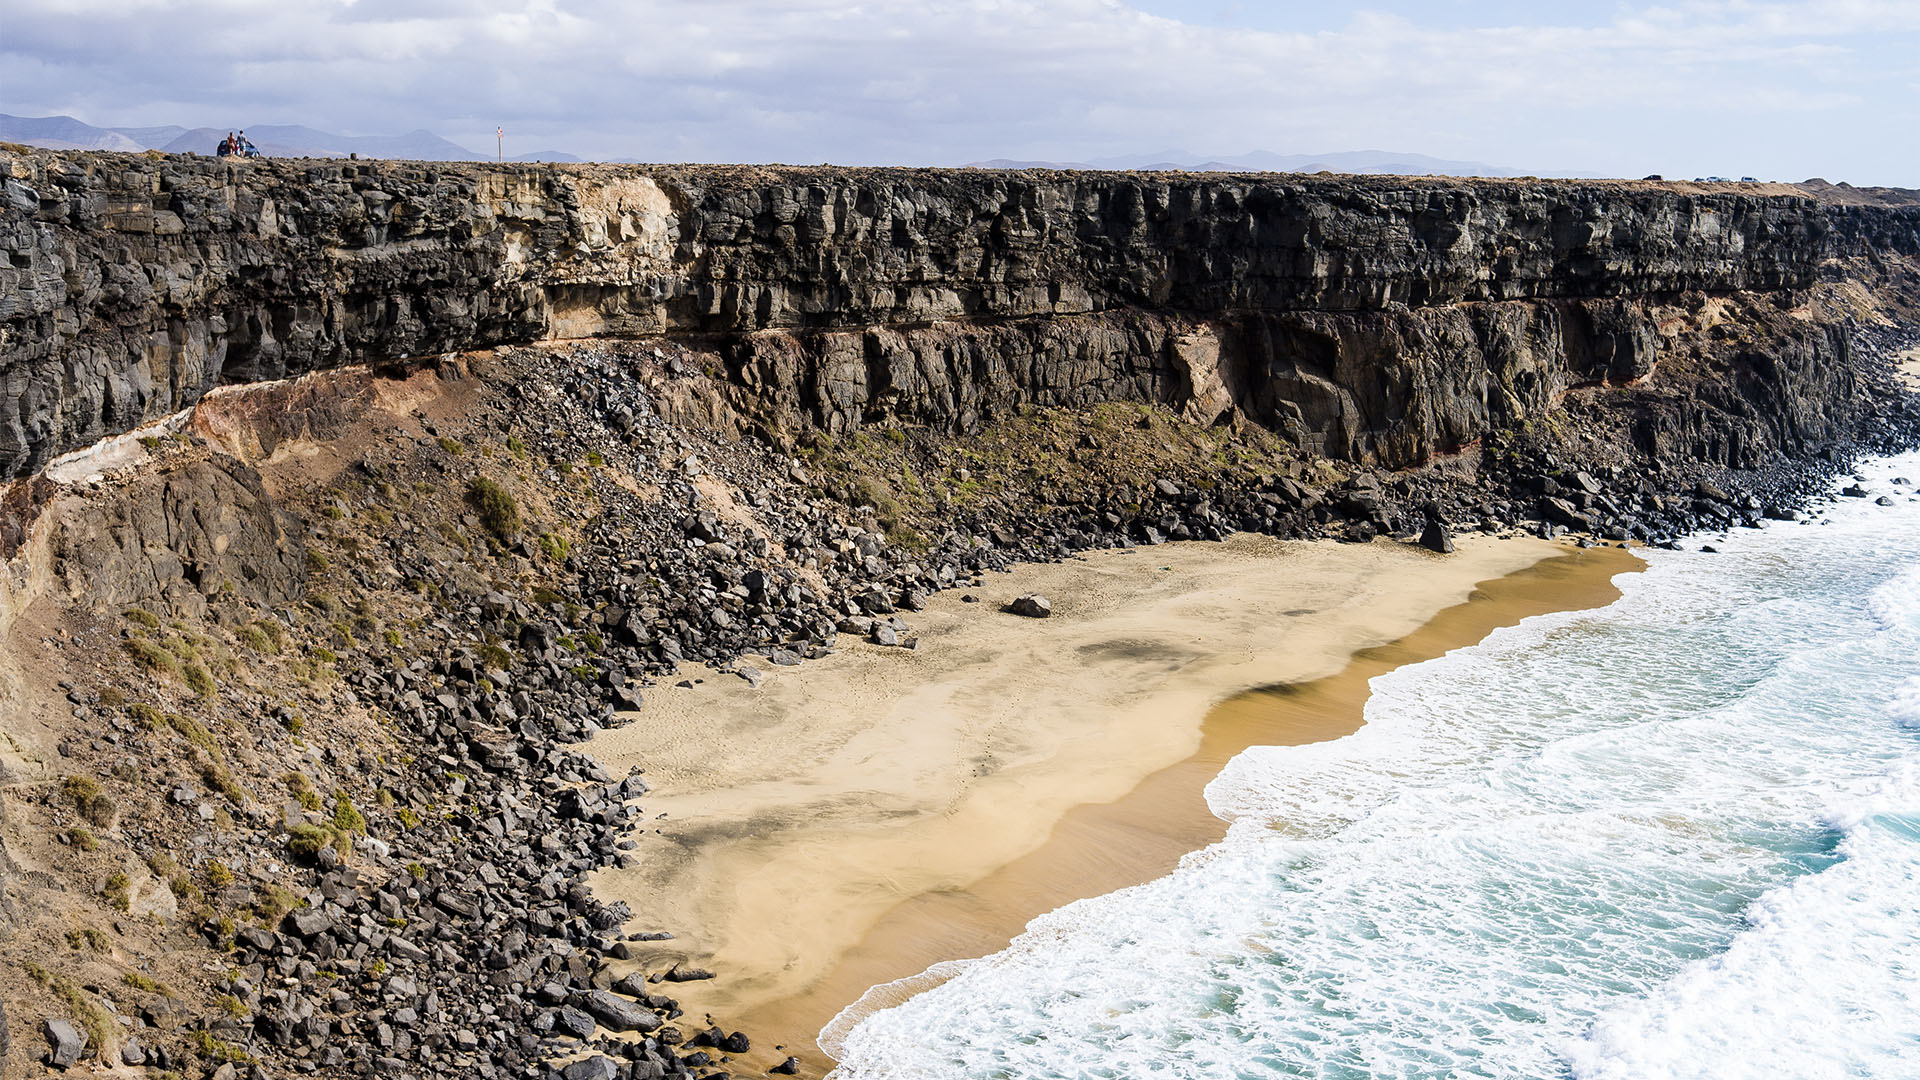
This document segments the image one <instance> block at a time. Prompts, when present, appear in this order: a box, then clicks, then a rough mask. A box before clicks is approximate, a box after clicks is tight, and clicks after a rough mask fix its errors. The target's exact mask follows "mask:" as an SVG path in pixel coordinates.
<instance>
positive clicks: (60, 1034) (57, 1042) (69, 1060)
mask: <svg viewBox="0 0 1920 1080" xmlns="http://www.w3.org/2000/svg"><path fill="white" fill-rule="evenodd" d="M45 1029H46V1033H47V1044H48V1050H47V1064H49V1065H52V1066H53V1067H54V1068H56V1069H66V1068H71V1067H72V1066H73V1065H74V1064H75V1063H76V1062H78V1061H79V1060H80V1055H81V1054H82V1053H83V1052H85V1050H86V1049H87V1036H86V1035H85V1034H84V1033H83V1032H82V1031H81V1030H80V1025H78V1024H76V1023H74V1022H73V1021H71V1020H68V1019H65V1018H54V1017H49V1018H48V1019H47V1021H46V1024H45Z"/></svg>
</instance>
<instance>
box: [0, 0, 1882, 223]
mask: <svg viewBox="0 0 1920 1080" xmlns="http://www.w3.org/2000/svg"><path fill="white" fill-rule="evenodd" d="M0 112H7V113H13V114H16V115H24V116H44V115H54V114H67V115H71V116H75V117H78V118H79V119H81V120H84V121H86V122H88V123H91V124H95V125H100V126H109V125H110V126H134V125H159V124H182V125H186V126H189V127H192V126H202V125H205V126H211V127H216V128H234V127H248V126H254V125H265V124H305V125H308V126H311V127H316V128H321V129H323V130H328V131H335V132H340V133H344V134H367V135H372V134H396V133H400V132H404V131H409V130H412V129H415V128H426V129H428V130H431V131H434V132H436V133H438V134H440V135H443V136H445V137H447V138H449V139H452V140H453V141H455V142H457V143H460V144H461V145H463V146H467V147H469V148H473V149H475V150H484V149H491V148H492V147H491V146H490V144H491V143H492V141H493V136H494V127H495V125H499V126H501V127H504V128H505V129H506V132H507V138H506V147H507V152H508V153H510V154H511V153H529V152H534V151H540V150H561V151H566V152H570V153H574V154H577V155H579V156H581V157H583V158H588V159H608V158H636V159H640V160H646V161H746V162H787V163H793V164H811V163H818V162H829V161H830V162H834V163H838V164H887V165H957V164H963V163H966V162H969V161H976V160H983V159H988V158H999V157H1006V158H1017V159H1037V160H1050V161H1085V160H1088V159H1092V158H1099V157H1110V156H1117V155H1131V154H1152V153H1155V152H1158V151H1162V150H1166V149H1170V148H1179V149H1183V150H1186V151H1190V152H1193V153H1196V154H1202V155H1229V154H1240V153H1246V152H1248V151H1252V150H1268V151H1274V152H1278V153H1326V152H1332V151H1341V150H1363V149H1381V150H1392V151H1398V152H1412V153H1422V154H1429V155H1433V156H1437V157H1443V158H1454V159H1464V160H1470V161H1479V162H1486V163H1489V164H1493V165H1499V166H1506V167H1512V168H1515V169H1519V170H1522V171H1531V172H1538V173H1542V174H1550V173H1575V174H1592V175H1609V176H1641V175H1645V174H1648V173H1661V174H1664V175H1667V176H1704V175H1721V176H1757V177H1761V178H1763V179H1779V180H1801V179H1806V178H1808V177H1812V176H1820V177H1823V178H1826V179H1829V180H1834V181H1839V180H1848V181H1851V182H1853V183H1856V184H1896V185H1901V186H1910V187H1914V186H1920V147H1917V146H1916V143H1915V140H1914V139H1913V136H1912V133H1913V132H1914V131H1916V130H1920V0H1799V2H1785V0H1781V2H1762V0H1666V2H1664V3H1659V4H1648V3H1641V2H1632V0H1623V2H1611V0H1593V2H1586V3H1579V2H1563V0H1535V2H1524V3H1523V2H1518V0H1484V2H1476V0H1422V2H1413V0H1377V2H1369V3H1361V4H1357V5H1350V4H1340V3H1337V2H1329V0H1321V2H1304V0H1275V2H1270V3H1259V2H1255V0H1238V2H1222V0H1125V2H1123V0H919V2H908V0H869V2H864V3H847V2H842V0H778V2H776V0H264V2H261V0H6V4H5V8H4V10H3V11H0Z"/></svg>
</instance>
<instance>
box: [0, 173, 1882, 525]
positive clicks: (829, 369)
mask: <svg viewBox="0 0 1920 1080" xmlns="http://www.w3.org/2000/svg"><path fill="white" fill-rule="evenodd" d="M14 169H15V173H16V176H15V177H14V178H13V179H12V180H10V181H9V188H8V190H9V192H11V193H15V194H16V195H17V196H18V197H16V198H13V199H11V200H8V201H4V202H0V247H4V248H5V250H6V254H7V258H4V259H0V296H5V297H8V298H9V299H10V301H11V302H10V303H9V304H7V305H6V306H4V307H0V342H4V343H5V344H4V346H3V347H0V476H13V475H22V474H26V473H29V472H32V471H34V470H36V469H38V468H40V467H41V466H43V465H45V464H46V463H47V462H48V461H49V460H51V459H52V458H53V457H54V456H56V455H58V454H60V453H62V452H64V451H66V450H70V449H74V448H77V447H80V446H83V445H86V444H88V443H90V442H93V441H95V440H97V439H99V438H101V437H102V436H105V435H111V434H116V433H120V432H125V431H128V430H131V429H133V428H134V427H136V426H138V425H140V424H141V423H142V422H145V421H149V420H153V419H156V418H158V417H161V416H164V415H167V414H169V413H171V412H174V411H176V410H178V409H180V408H183V407H185V406H187V405H190V404H192V403H193V402H194V401H196V400H198V399H199V398H200V397H201V395H203V394H205V393H206V392H207V391H208V390H210V389H212V388H213V387H215V386H218V385H222V384H234V383H246V382H257V381H262V380H269V379H277V378H283V377H286V376H289V375H297V374H300V373H303V372H308V371H313V370H316V369H321V368H332V367H339V366H342V365H347V364H354V363H367V362H371V363H384V362H387V361H390V360H393V359H395V358H399V357H409V356H423V355H431V354H436V353H445V352H450V351H454V350H459V349H465V348H475V347H481V346H487V345H494V344H499V343H505V342H525V341H533V340H538V339H542V338H547V337H552V336H569V337H582V336H590V335H604V336H637V335H644V334H656V333H718V334H725V335H731V338H730V341H729V342H728V344H727V346H726V349H727V354H728V355H727V365H726V367H727V378H728V379H729V380H730V381H731V382H733V383H734V385H735V387H736V388H737V390H738V397H737V402H738V404H739V405H740V407H742V408H743V409H744V410H746V411H749V412H754V413H757V414H759V415H762V416H765V417H767V418H768V419H770V420H771V419H775V418H789V419H794V420H800V419H804V420H807V421H809V422H811V423H814V424H817V425H818V426H820V427H823V428H826V429H828V430H833V431H839V430H843V429H847V428H853V427H859V426H861V425H863V424H866V423H870V422H882V423H887V422H893V421H898V420H904V421H909V422H914V423H923V424H930V425H934V426H938V427H942V428H946V429H949V430H954V431H965V430H970V429H972V428H973V427H975V426H976V425H977V424H978V423H979V422H980V420H981V418H983V417H985V416H988V415H992V414H996V413H1004V412H1006V411H1008V410H1010V409H1011V408H1013V407H1017V406H1019V405H1023V404H1034V405H1073V404H1084V403H1087V402H1089V401H1093V400H1099V399H1117V400H1133V401H1145V402H1173V403H1176V404H1181V405H1184V406H1186V407H1187V408H1188V410H1189V412H1190V413H1191V414H1192V415H1193V416H1194V417H1195V419H1196V420H1197V421H1199V422H1207V421H1209V420H1211V419H1213V418H1215V417H1218V416H1220V415H1222V414H1223V413H1224V412H1225V411H1226V410H1227V409H1229V408H1231V407H1236V406H1237V407H1238V408H1239V409H1240V410H1241V411H1243V412H1245V413H1247V414H1249V415H1252V416H1255V417H1258V418H1260V419H1262V420H1263V421H1264V422H1266V423H1269V424H1271V425H1273V426H1274V427H1276V428H1277V429H1279V430H1283V431H1286V432H1287V433H1288V434H1289V436H1290V437H1293V438H1295V439H1296V440H1297V441H1301V442H1302V444H1303V445H1306V444H1308V443H1309V442H1311V443H1313V444H1315V445H1316V447H1317V448H1318V449H1319V450H1321V451H1322V452H1324V453H1326V454H1327V455H1329V456H1333V457H1339V458H1351V459H1355V460H1367V459H1377V460H1380V461H1382V462H1386V463H1389V464H1411V463H1414V462H1416V461H1419V460H1422V459H1423V458H1424V457H1426V456H1427V455H1429V454H1431V453H1434V452H1438V451H1444V450H1448V449H1452V448H1454V447H1458V446H1460V445H1463V444H1464V443H1466V442H1468V441H1471V440H1472V439H1474V438H1477V437H1478V436H1479V435H1480V434H1482V433H1484V432H1485V431H1487V430H1489V429H1490V428H1491V427H1493V426H1495V425H1501V424H1512V423H1516V422H1519V421H1522V420H1524V419H1526V418H1527V417H1528V416H1529V415H1533V414H1538V413H1540V412H1543V411H1545V410H1546V409H1548V408H1550V407H1551V406H1552V404H1553V403H1554V402H1555V401H1557V400H1558V396H1559V395H1560V394H1561V393H1563V392H1564V391H1565V390H1566V389H1567V388H1569V387H1570V386H1575V385H1585V384H1590V383H1595V382H1612V383H1616V384H1618V383H1624V382H1627V381H1630V380H1633V379H1636V378H1639V377H1641V376H1643V375H1645V374H1646V373H1647V372H1649V371H1650V370H1652V368H1653V365H1654V362H1655V360H1656V359H1657V353H1658V352H1659V350H1661V349H1662V348H1664V347H1666V345H1665V342H1664V340H1663V338H1662V336H1661V334H1660V332H1659V330H1658V321H1657V319H1656V318H1655V317H1654V316H1653V315H1652V314H1651V313H1650V311H1649V310H1648V303H1647V299H1646V298H1652V297H1672V296H1676V295H1680V294H1684V293H1689V292H1700V293H1711V294H1715V295H1726V294H1734V293H1743V292H1750V293H1773V292H1781V291H1786V290H1795V289H1805V288H1807V287H1809V286H1811V285H1812V284H1813V283H1814V282H1815V281H1816V280H1817V275H1818V273H1819V268H1820V266H1821V265H1822V261H1823V260H1824V259H1826V258H1827V257H1828V256H1829V255H1831V254H1853V253H1855V252H1856V251H1868V250H1879V249H1875V248H1874V247H1873V245H1874V244H1879V243H1884V244H1886V245H1888V249H1889V250H1899V248H1900V245H1901V244H1903V243H1907V244H1910V243H1911V237H1912V235H1913V234H1914V232H1915V231H1916V230H1914V229H1913V228H1912V224H1911V222H1912V220H1913V219H1914V218H1915V217H1916V216H1920V215H1916V213H1915V212H1913V211H1912V210H1911V208H1904V209H1899V208H1896V209H1886V208H1878V207H1849V208H1846V209H1845V211H1844V213H1842V212H1841V211H1840V210H1839V209H1837V208H1834V207H1829V206H1827V205H1825V204H1823V203H1821V202H1818V201H1816V200H1815V199H1814V198H1813V197H1811V196H1806V195H1786V194H1766V195H1762V194H1758V193H1755V192H1752V191H1750V190H1747V189H1743V188H1736V187H1725V188H1706V189H1700V188H1692V187H1690V188H1684V189H1683V188H1680V187H1678V186H1663V185H1654V184H1621V183H1614V182H1609V183H1583V182H1578V181H1492V180H1473V181H1469V180H1455V179H1440V178H1436V179H1424V178H1408V177H1351V176H1349V177H1332V178H1327V177H1297V176H1266V175H1262V176H1234V175H1224V174H1222V175H1184V174H1140V173H1084V172H1083V173H1000V172H991V171H987V172H982V171H972V170H969V171H943V170H932V169H917V170H911V171H908V170H884V169H866V170H850V169H832V168H825V167H822V168H813V169H778V168H753V169H746V168H738V169H734V168H722V167H714V168H642V167H634V166H564V167H556V166H552V165H481V164H464V163H451V162H433V163H420V162H351V161H328V162H312V161H290V160H289V161H256V162H249V163H248V166H247V167H246V168H244V169H235V168H233V167H231V165H230V164H228V163H225V162H221V161H216V160H212V159H206V158H190V157H155V158H148V157H144V156H131V155H115V154H98V153H82V152H64V151H61V152H48V151H35V152H32V153H30V154H28V155H25V156H23V157H18V158H16V159H15V166H14ZM28 192H30V193H31V196H30V197H29V196H28V195H27V194H25V193H28ZM29 204H31V205H29ZM609 222H618V223H619V225H618V227H617V228H610V227H609V226H608V223H609ZM1836 223H1838V224H1839V225H1840V226H1841V227H1840V228H1838V229H1836V227H1835V226H1836ZM1830 233H1832V234H1833V235H1834V240H1833V243H1832V244H1831V245H1830V244H1829V234H1830ZM1256 238H1257V239H1256ZM1336 252H1337V253H1338V256H1337V257H1331V256H1330V255H1329V253H1336ZM1729 253H1737V254H1735V255H1730V254H1729ZM1490 270H1491V272H1490ZM1174 312H1178V313H1184V314H1181V315H1177V316H1176V315H1172V314H1168V313H1174ZM963 318H964V319H965V320H967V321H966V322H960V321H957V320H961V319H963ZM978 320H990V321H988V322H979V321H978ZM769 329H778V330H784V331H789V332H790V333H786V334H781V335H764V334H755V333H753V332H754V331H760V330H769ZM1817 334H1818V330H1817V329H1811V330H1809V331H1807V336H1806V337H1805V339H1804V345H1805V347H1806V348H1810V349H1818V348H1820V347H1821V346H1820V345H1819V343H1818V342H1817V341H1815V337H1816V336H1817ZM1795 366H1796V367H1797V366H1801V365H1800V364H1799V363H1796V365H1795ZM988 370H991V371H993V372H995V373H996V374H995V376H994V377H993V378H991V379H977V378H974V377H973V376H972V375H971V374H970V373H972V372H979V371H988ZM1409 401H1417V402H1419V403H1420V406H1419V408H1417V409H1409V408H1407V407H1406V403H1407V402H1409ZM622 408H625V407H624V406H623V407H622ZM1807 419H1808V420H1809V421H1812V420H1813V419H1814V414H1812V413H1809V414H1807ZM606 422H607V423H609V424H610V425H611V426H613V427H614V428H615V429H616V430H630V429H631V426H632V424H633V413H632V410H631V409H625V411H624V412H622V411H621V410H620V409H614V410H610V411H609V413H608V416H607V419H606ZM694 527H695V529H696V531H695V532H694V534H693V535H696V536H706V535H708V534H716V535H717V533H718V532H719V531H721V530H719V529H717V528H713V527H711V526H708V525H705V524H701V523H696V524H695V526H694Z"/></svg>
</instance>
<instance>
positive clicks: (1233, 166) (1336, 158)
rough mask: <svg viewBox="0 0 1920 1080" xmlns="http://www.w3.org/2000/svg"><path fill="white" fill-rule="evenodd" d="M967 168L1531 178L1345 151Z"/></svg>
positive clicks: (1467, 164) (1499, 169)
mask: <svg viewBox="0 0 1920 1080" xmlns="http://www.w3.org/2000/svg"><path fill="white" fill-rule="evenodd" d="M966 168H969V169H1141V170H1181V171H1185V172H1292V173H1315V172H1336V173H1362V174H1376V175H1390V176H1525V175H1529V174H1528V173H1526V172H1524V171H1522V170H1519V169H1510V168H1506V167H1504V166H1500V165H1489V164H1487V163H1486V162H1484V161H1450V160H1448V159H1446V158H1437V157H1428V156H1427V155H1425V154H1407V153H1398V152H1394V151H1388V150H1346V151H1341V152H1338V153H1331V154H1276V153H1273V152H1272V151H1270V150H1255V151H1253V152H1252V153H1247V154H1239V155H1234V156H1227V157H1209V156H1206V155H1204V154H1190V153H1188V152H1186V151H1184V150H1163V151H1161V152H1159V153H1155V154H1129V155H1124V156H1121V157H1105V158H1093V159H1091V160H1089V161H1084V162H1080V161H1014V160H1011V159H1008V158H994V159H993V160H991V161H976V162H973V163H971V164H969V165H967V166H966Z"/></svg>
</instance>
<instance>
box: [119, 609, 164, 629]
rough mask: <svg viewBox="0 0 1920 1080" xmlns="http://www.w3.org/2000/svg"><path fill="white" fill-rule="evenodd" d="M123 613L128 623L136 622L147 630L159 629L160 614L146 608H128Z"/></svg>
mask: <svg viewBox="0 0 1920 1080" xmlns="http://www.w3.org/2000/svg"><path fill="white" fill-rule="evenodd" d="M123 614H125V615H126V617H127V621H128V622H130V623H138V624H139V625H141V626H144V627H146V628H147V629H149V630H158V629H160V616H158V615H155V614H154V613H153V612H151V611H148V610H147V609H146V608H137V607H136V608H128V609H127V610H126V611H125V612H124V613H123Z"/></svg>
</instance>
